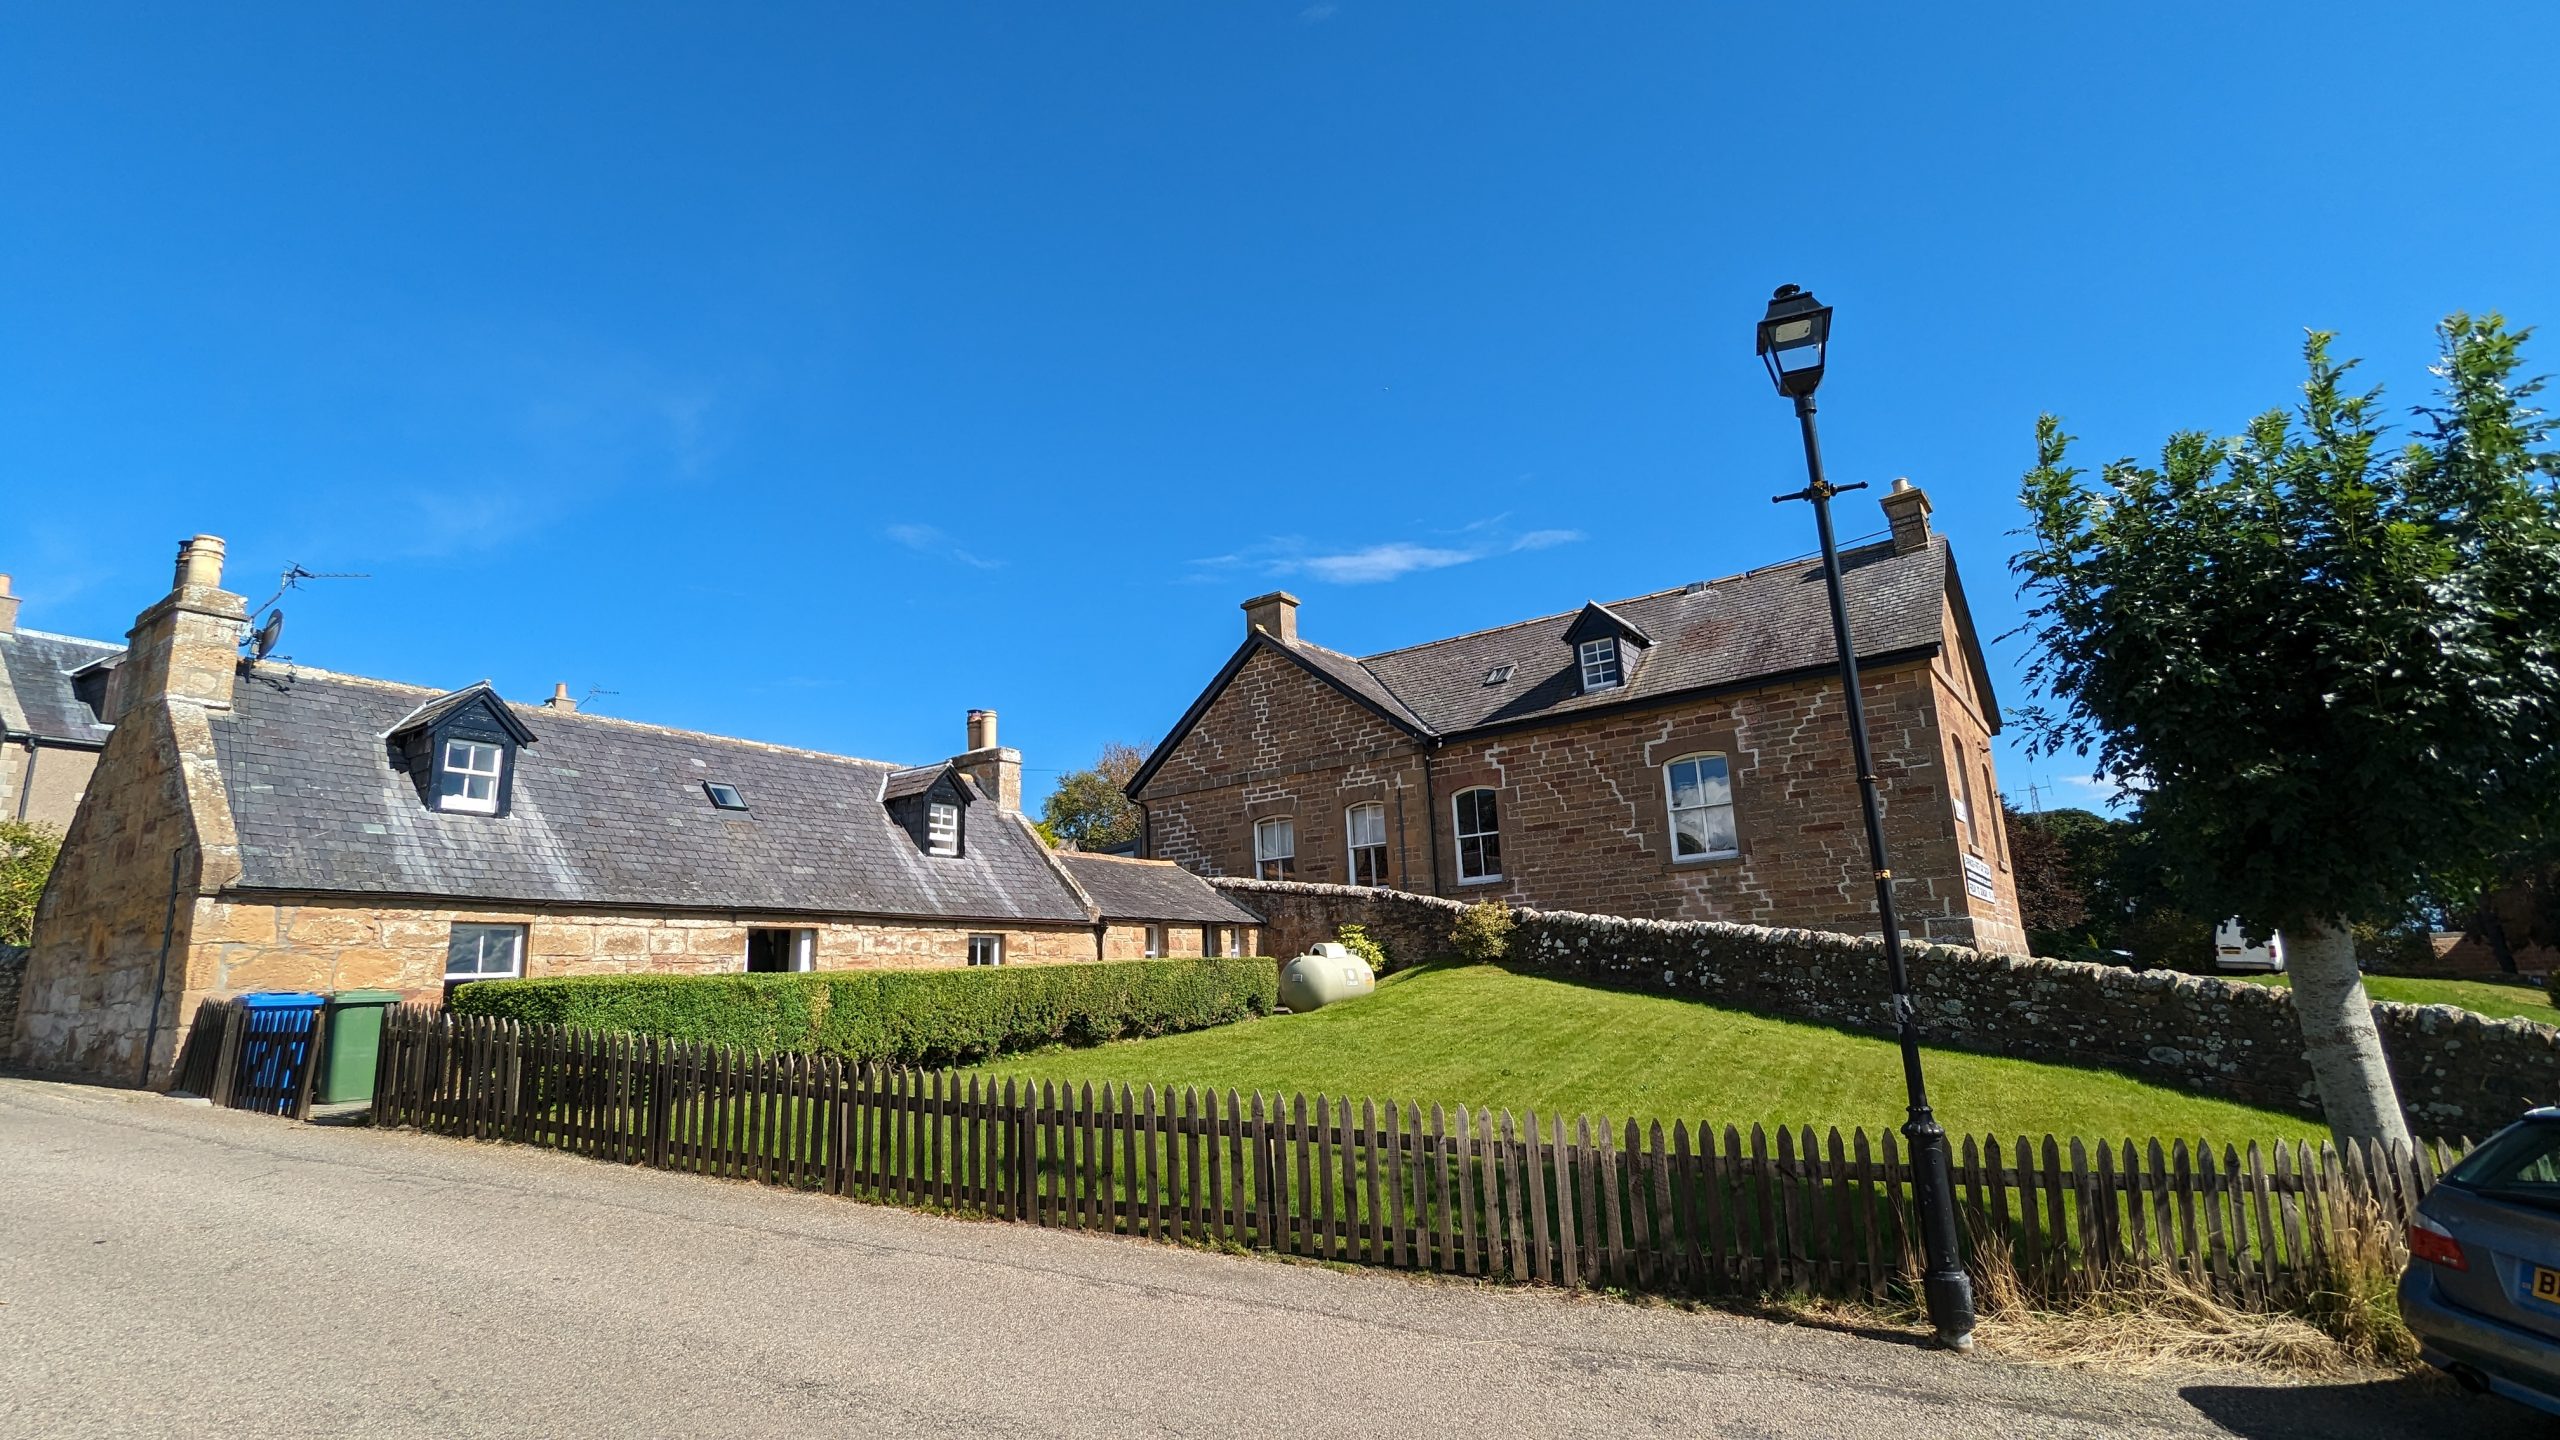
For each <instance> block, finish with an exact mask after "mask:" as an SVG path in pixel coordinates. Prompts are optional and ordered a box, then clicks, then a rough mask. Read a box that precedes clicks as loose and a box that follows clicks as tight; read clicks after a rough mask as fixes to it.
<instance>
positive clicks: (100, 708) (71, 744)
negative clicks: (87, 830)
mask: <svg viewBox="0 0 2560 1440" xmlns="http://www.w3.org/2000/svg"><path fill="white" fill-rule="evenodd" d="M18 603H19V597H18V596H17V595H16V594H15V593H13V592H12V591H11V590H10V588H9V577H8V576H6V575H0V819H9V820H27V821H32V822H34V823H36V824H38V825H46V826H50V827H52V828H53V829H55V830H62V829H66V828H68V827H69V826H70V824H71V816H72V813H73V812H74V811H77V810H78V809H79V808H80V796H81V795H82V794H83V793H84V792H86V791H87V790H88V788H89V773H90V772H91V771H93V770H95V769H96V768H97V766H98V752H99V751H101V750H103V749H105V748H106V745H107V731H108V729H109V728H110V727H109V726H108V724H107V719H106V708H107V682H108V679H109V677H111V676H112V675H113V674H114V673H115V668H116V662H117V661H119V660H120V659H122V658H123V656H124V647H123V646H121V645H117V644H113V643H111V642H109V641H105V640H83V639H80V638H79V637H78V636H74V635H54V634H49V633H47V632H45V631H42V630H22V629H19V628H18Z"/></svg>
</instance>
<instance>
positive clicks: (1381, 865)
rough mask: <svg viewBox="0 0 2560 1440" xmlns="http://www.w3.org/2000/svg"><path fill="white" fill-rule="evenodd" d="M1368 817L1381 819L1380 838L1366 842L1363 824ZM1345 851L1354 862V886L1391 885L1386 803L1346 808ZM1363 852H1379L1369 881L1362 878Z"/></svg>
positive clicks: (1369, 803)
mask: <svg viewBox="0 0 2560 1440" xmlns="http://www.w3.org/2000/svg"><path fill="white" fill-rule="evenodd" d="M1364 816H1374V817H1376V819H1377V822H1378V828H1377V838H1376V839H1374V840H1362V839H1361V838H1360V821H1361V819H1362V818H1363V817H1364ZM1342 848H1343V853H1344V856H1345V858H1346V859H1348V860H1349V861H1350V866H1351V868H1350V871H1349V874H1350V876H1351V883H1352V884H1354V885H1384V884H1386V883H1387V806H1386V802H1384V801H1382V800H1362V801H1360V802H1358V803H1357V804H1353V805H1347V806H1344V807H1343V811H1342ZM1363 850H1374V851H1376V852H1377V854H1376V856H1375V857H1374V858H1375V860H1376V862H1377V863H1375V864H1374V865H1372V866H1370V867H1369V869H1370V874H1369V875H1368V877H1367V878H1365V879H1364V878H1362V876H1361V873H1360V852H1361V851H1363Z"/></svg>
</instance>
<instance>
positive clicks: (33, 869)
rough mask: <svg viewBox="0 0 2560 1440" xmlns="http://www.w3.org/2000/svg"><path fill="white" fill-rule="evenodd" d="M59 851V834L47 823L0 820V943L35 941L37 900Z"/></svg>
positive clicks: (25, 943)
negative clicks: (46, 824)
mask: <svg viewBox="0 0 2560 1440" xmlns="http://www.w3.org/2000/svg"><path fill="white" fill-rule="evenodd" d="M61 852H62V835H61V833H60V832H59V831H56V830H54V829H52V828H51V827H50V826H45V825H38V824H34V823H32V822H30V821H24V820H0V945H30V944H33V943H34V942H35V933H36V900H37V898H38V897H40V896H42V895H43V894H44V880H45V877H46V876H47V875H50V874H52V873H53V861H54V857H55V856H56V855H59V854H60V853H61Z"/></svg>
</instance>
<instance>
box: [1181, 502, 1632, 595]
mask: <svg viewBox="0 0 2560 1440" xmlns="http://www.w3.org/2000/svg"><path fill="white" fill-rule="evenodd" d="M1508 518H1509V517H1507V516H1502V515H1496V516H1493V517H1491V518H1489V519H1484V520H1476V521H1471V522H1469V523H1468V524H1465V525H1462V526H1459V527H1458V528H1456V529H1454V530H1444V531H1440V532H1438V534H1439V535H1440V536H1443V537H1446V538H1445V539H1444V540H1443V541H1442V542H1441V543H1438V544H1432V543H1425V542H1422V541H1415V540H1378V541H1373V542H1371V543H1369V544H1365V545H1357V546H1353V547H1351V548H1348V549H1338V548H1333V547H1329V546H1317V545H1314V544H1311V543H1310V542H1309V541H1308V540H1307V539H1306V538H1305V537H1304V536H1299V535H1275V536H1273V537H1272V538H1270V539H1269V540H1266V541H1264V542H1262V543H1261V544H1259V545H1251V546H1247V547H1246V548H1244V549H1242V550H1235V551H1230V552H1228V553H1227V554H1224V555H1204V556H1202V557H1200V558H1199V559H1196V560H1193V561H1192V562H1191V568H1192V574H1193V577H1194V578H1208V577H1210V576H1212V575H1217V574H1224V573H1229V572H1233V571H1237V570H1255V571H1260V572H1262V573H1264V574H1269V575H1309V576H1313V577H1314V578H1316V579H1318V580H1327V581H1331V582H1332V583H1334V584H1336V585H1375V584H1380V583H1383V582H1385V581H1389V580H1400V579H1403V578H1404V577H1405V576H1407V575H1415V574H1420V573H1421V572H1423V571H1426V570H1446V569H1448V568H1450V567H1451V566H1453V565H1467V564H1472V563H1473V562H1475V561H1478V560H1486V559H1491V558H1492V557H1494V556H1497V555H1516V554H1518V553H1520V552H1521V551H1524V550H1545V549H1548V548H1550V547H1552V546H1556V545H1569V544H1572V543H1573V542H1574V541H1577V540H1580V539H1581V538H1583V537H1582V532H1581V531H1579V530H1531V531H1528V532H1526V533H1523V534H1519V535H1513V534H1511V533H1509V527H1508V526H1506V525H1504V524H1503V521H1505V520H1506V519H1508Z"/></svg>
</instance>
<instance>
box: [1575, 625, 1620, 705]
mask: <svg viewBox="0 0 2560 1440" xmlns="http://www.w3.org/2000/svg"><path fill="white" fill-rule="evenodd" d="M1624 678H1625V677H1624V676H1623V675H1621V674H1619V672H1618V637H1616V636H1615V635H1604V636H1602V637H1600V638H1599V639H1597V640H1585V641H1583V642H1582V692H1583V693H1584V694H1586V695H1588V694H1590V693H1591V692H1592V691H1594V690H1615V689H1617V688H1618V684H1619V682H1620V681H1621V680H1623V679H1624Z"/></svg>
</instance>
